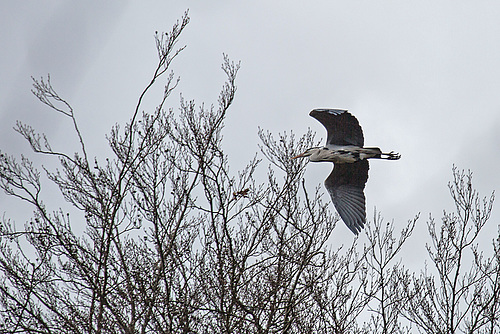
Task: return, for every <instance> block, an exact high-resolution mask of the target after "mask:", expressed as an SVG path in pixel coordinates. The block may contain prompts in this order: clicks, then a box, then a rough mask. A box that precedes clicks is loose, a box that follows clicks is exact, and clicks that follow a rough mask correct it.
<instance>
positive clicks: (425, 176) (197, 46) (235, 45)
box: [0, 0, 500, 247]
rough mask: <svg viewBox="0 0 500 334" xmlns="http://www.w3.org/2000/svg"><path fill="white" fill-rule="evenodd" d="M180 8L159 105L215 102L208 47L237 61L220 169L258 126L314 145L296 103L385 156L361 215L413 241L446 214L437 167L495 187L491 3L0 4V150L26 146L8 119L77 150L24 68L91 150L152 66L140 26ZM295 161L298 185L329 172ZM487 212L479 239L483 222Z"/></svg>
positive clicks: (161, 26)
mask: <svg viewBox="0 0 500 334" xmlns="http://www.w3.org/2000/svg"><path fill="white" fill-rule="evenodd" d="M187 8H189V13H190V17H191V23H190V24H189V25H188V27H187V28H186V30H185V32H184V33H183V35H182V38H181V43H182V44H186V45H187V48H186V49H185V51H183V53H182V54H181V56H180V57H179V58H177V61H176V62H175V63H174V67H173V68H174V70H175V71H176V74H178V75H179V76H180V77H181V84H180V85H179V88H178V90H177V91H176V93H174V94H173V96H172V100H171V102H170V105H169V106H175V105H176V104H177V103H178V100H179V94H180V93H181V92H182V93H183V96H184V97H185V98H186V99H195V100H196V101H197V102H198V103H201V102H206V103H208V104H210V103H216V101H217V95H218V92H219V90H220V88H221V86H222V84H223V80H224V75H223V73H222V71H221V70H220V64H221V62H222V54H223V53H226V54H228V55H229V57H230V58H231V59H233V60H235V61H238V60H241V70H240V73H239V77H238V79H237V85H238V92H237V96H236V100H235V103H234V105H233V107H232V108H231V110H230V113H229V114H228V119H227V122H226V129H225V139H226V143H225V145H226V147H227V152H228V153H229V155H230V161H232V162H233V165H234V166H235V167H241V166H243V165H244V164H245V162H247V161H248V160H250V159H251V158H252V157H253V155H254V154H255V152H256V151H257V150H258V146H257V145H258V143H259V140H258V137H257V131H258V127H261V128H263V129H266V130H270V131H271V132H273V133H278V132H283V131H290V130H292V131H294V132H295V133H296V134H297V135H301V134H303V133H305V132H306V131H307V128H308V127H310V128H312V129H313V130H314V131H317V139H320V138H323V139H324V138H325V131H324V129H323V127H322V126H321V124H319V123H318V122H317V121H316V120H314V119H313V118H311V117H309V116H308V113H309V111H310V110H311V109H313V108H319V107H323V108H342V109H349V110H350V112H351V113H352V114H354V115H355V116H356V117H357V118H358V120H359V122H360V124H361V125H362V127H363V130H364V134H365V144H366V145H367V146H379V147H381V148H382V149H383V150H384V151H391V150H394V151H398V152H400V153H401V155H402V159H401V160H399V161H374V162H372V163H371V170H370V179H369V181H368V184H367V187H366V196H367V211H368V217H369V218H371V216H372V213H373V208H374V207H376V208H377V209H378V210H380V211H381V212H382V215H383V216H384V217H385V218H386V219H387V220H392V219H394V222H395V224H396V225H397V226H398V224H399V225H401V224H402V223H404V222H406V221H407V220H408V219H411V218H412V217H413V216H414V215H415V214H416V213H417V212H421V213H422V216H421V218H420V220H419V226H418V227H417V232H416V233H418V236H417V237H416V238H414V241H413V243H414V244H416V245H419V246H420V247H423V244H424V243H425V242H427V241H428V239H425V238H424V237H420V235H424V234H425V222H426V220H427V218H428V215H429V213H432V215H433V216H434V217H436V218H437V219H438V220H439V218H440V217H441V215H442V210H443V209H447V210H452V209H453V203H452V202H451V199H450V196H449V194H448V189H447V182H448V181H449V180H450V179H451V168H452V165H453V164H456V165H457V166H458V167H459V168H462V169H471V170H472V171H473V172H474V184H475V186H476V187H477V188H478V190H479V191H480V192H481V194H482V195H483V196H487V195H489V194H490V193H491V192H492V191H493V190H495V189H496V190H499V189H500V180H499V177H498V165H499V163H500V150H499V148H500V147H499V142H500V134H499V132H498V129H499V128H500V20H499V18H500V3H498V1H480V2H479V1H456V0H455V1H436V0H431V1H426V0H424V1H401V0H397V1H396V0H394V1H356V0H352V1H331V0H328V1H308V2H305V1H290V0H288V1H269V0H267V1H238V2H237V1H155V0H148V1H144V0H142V1H123V0H120V1H85V2H75V1H53V0H47V1H43V2H42V1H35V0H26V1H3V2H2V4H1V5H0V29H1V31H2V34H0V42H1V46H2V51H1V52H0V78H1V80H0V148H1V149H2V150H3V151H6V152H9V153H12V154H16V155H17V154H20V153H22V152H29V150H28V149H27V148H28V146H27V144H26V143H25V142H24V141H23V140H22V138H20V136H18V135H16V134H15V133H14V132H13V131H12V127H13V126H14V124H15V120H17V119H19V120H22V121H23V122H26V123H28V124H31V125H33V126H35V127H36V128H37V129H39V130H40V131H43V132H45V133H47V134H48V135H49V138H50V139H51V142H52V144H53V147H54V148H57V149H63V150H67V151H69V152H72V151H74V150H75V149H76V148H77V147H76V146H75V145H76V141H75V138H74V136H72V135H71V134H70V133H71V132H70V131H71V127H70V124H69V123H68V122H67V120H65V119H64V118H62V117H61V116H60V115H55V114H54V113H52V112H50V111H49V110H48V109H47V108H45V107H43V106H42V105H41V104H40V103H38V102H37V100H36V99H35V98H34V97H33V96H32V95H31V93H30V89H31V79H30V76H34V77H36V78H39V77H42V76H46V75H47V74H48V73H50V75H51V78H52V83H53V85H54V87H55V88H56V90H57V91H58V92H59V93H60V95H62V96H63V97H65V98H66V99H67V100H68V101H69V102H70V103H71V104H72V106H73V107H74V108H75V110H76V113H77V116H78V118H79V120H80V124H81V127H82V128H83V132H84V136H85V137H86V140H87V141H88V144H89V147H90V150H93V152H95V154H97V155H103V156H105V155H106V154H107V151H105V150H103V147H104V146H105V144H106V140H105V137H104V136H105V134H106V133H108V132H109V130H110V128H111V126H112V125H113V124H114V123H116V122H118V123H122V124H123V123H124V122H125V121H126V120H128V118H129V117H130V115H131V113H132V111H133V108H134V107H135V104H136V101H137V98H138V96H139V94H140V92H141V91H142V89H143V88H144V87H145V85H146V84H147V82H148V80H149V79H150V77H151V74H152V71H153V70H154V67H155V64H156V52H155V46H154V39H153V36H154V32H155V31H160V32H161V31H168V30H170V28H171V26H172V24H173V23H174V22H175V20H177V19H179V18H180V17H181V16H182V14H183V12H184V11H185V10H186V9H187ZM151 101H152V102H154V101H155V99H154V96H153V97H151ZM307 169H308V170H307V173H306V179H307V183H308V184H309V185H310V186H311V187H312V186H314V185H316V184H321V183H322V182H323V179H324V178H326V176H327V175H328V173H329V172H330V169H331V166H330V165H329V164H309V166H308V168H307ZM325 196H327V194H326V191H325ZM6 203H9V204H6ZM10 203H11V202H10V201H9V200H7V199H6V198H5V195H3V194H0V214H3V212H4V211H7V213H9V212H13V210H15V207H12V206H11V204H10ZM14 203H15V202H14ZM7 206H8V209H7ZM332 210H333V206H332ZM497 211H498V206H497V208H496V210H494V214H493V218H492V220H491V221H490V227H489V229H488V233H489V235H486V234H485V242H488V243H489V240H490V239H491V238H492V235H495V233H496V232H497V228H496V225H497V224H498V222H499V221H498V217H500V214H499V213H498V212H497ZM19 225H22V222H20V224H19ZM334 234H335V235H334V236H333V237H332V243H338V242H341V241H342V240H345V238H346V237H351V234H350V232H349V231H348V230H347V228H344V227H343V226H339V228H337V229H336V230H335V233H334ZM421 238H423V239H421Z"/></svg>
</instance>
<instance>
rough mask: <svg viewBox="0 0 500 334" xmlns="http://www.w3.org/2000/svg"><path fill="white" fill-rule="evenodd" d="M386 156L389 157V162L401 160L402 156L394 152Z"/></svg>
mask: <svg viewBox="0 0 500 334" xmlns="http://www.w3.org/2000/svg"><path fill="white" fill-rule="evenodd" d="M386 156H387V160H398V159H399V158H401V154H399V153H397V152H394V151H390V152H389V153H386Z"/></svg>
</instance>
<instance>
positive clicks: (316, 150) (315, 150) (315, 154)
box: [292, 147, 328, 161]
mask: <svg viewBox="0 0 500 334" xmlns="http://www.w3.org/2000/svg"><path fill="white" fill-rule="evenodd" d="M323 150H328V149H327V148H326V147H311V148H308V149H307V150H306V151H305V152H304V153H302V154H299V155H297V156H295V157H293V158H292V159H297V158H305V157H309V160H310V161H321V159H319V158H320V155H321V152H322V151H323Z"/></svg>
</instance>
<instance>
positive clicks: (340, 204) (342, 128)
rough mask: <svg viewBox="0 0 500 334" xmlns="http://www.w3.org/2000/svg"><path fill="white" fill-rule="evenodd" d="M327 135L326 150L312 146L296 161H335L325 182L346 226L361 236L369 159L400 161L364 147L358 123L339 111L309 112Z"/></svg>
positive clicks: (398, 156)
mask: <svg viewBox="0 0 500 334" xmlns="http://www.w3.org/2000/svg"><path fill="white" fill-rule="evenodd" d="M309 115H311V116H312V117H314V118H316V119H317V120H318V121H319V122H321V124H323V125H324V126H325V128H326V129H327V132H328V136H327V140H326V145H325V146H324V147H313V148H310V149H308V150H306V151H305V152H304V153H302V154H299V155H298V156H296V157H294V159H295V158H302V157H309V160H310V161H312V162H322V161H327V162H333V163H334V167H333V170H332V172H331V173H330V175H329V176H328V178H327V179H326V180H325V187H326V189H327V190H328V192H329V193H330V197H331V198H332V202H333V204H334V205H335V208H336V209H337V211H338V213H339V215H340V217H341V218H342V220H343V221H344V223H345V224H346V225H347V227H348V228H349V229H350V230H351V231H352V232H353V233H354V234H358V233H359V232H360V231H361V229H362V228H363V227H364V224H365V222H366V209H365V194H364V188H365V184H366V181H367V180H368V169H369V165H368V160H367V159H387V160H397V159H399V158H400V155H399V154H397V153H394V152H390V153H383V152H382V151H381V150H380V149H379V148H378V147H363V145H364V138H363V131H362V129H361V126H360V125H359V123H358V120H357V119H356V118H355V117H354V116H353V115H351V114H350V113H348V112H347V110H340V109H314V110H313V111H311V112H310V114H309Z"/></svg>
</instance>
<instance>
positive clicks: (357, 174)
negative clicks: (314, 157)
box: [325, 160, 369, 234]
mask: <svg viewBox="0 0 500 334" xmlns="http://www.w3.org/2000/svg"><path fill="white" fill-rule="evenodd" d="M368 169H369V165H368V160H361V161H358V162H355V163H352V164H335V165H334V167H333V170H332V172H331V173H330V175H329V176H328V178H327V179H326V180H325V187H326V189H327V190H328V192H329V193H330V197H331V198H332V202H333V204H334V205H335V208H336V209H337V212H338V213H339V215H340V217H341V218H342V220H343V221H344V223H345V224H346V225H347V227H348V228H349V229H350V230H351V231H352V232H353V233H354V234H358V233H359V232H360V231H361V229H362V228H363V226H364V224H365V222H366V208H365V194H364V189H365V184H366V181H367V180H368Z"/></svg>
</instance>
